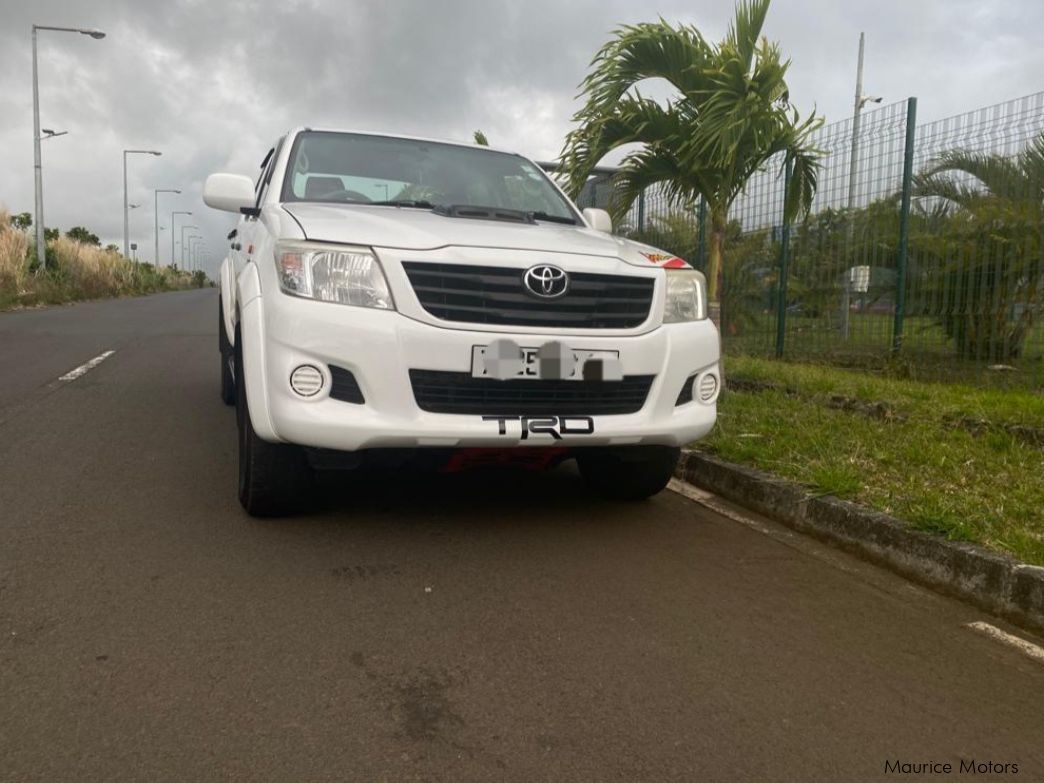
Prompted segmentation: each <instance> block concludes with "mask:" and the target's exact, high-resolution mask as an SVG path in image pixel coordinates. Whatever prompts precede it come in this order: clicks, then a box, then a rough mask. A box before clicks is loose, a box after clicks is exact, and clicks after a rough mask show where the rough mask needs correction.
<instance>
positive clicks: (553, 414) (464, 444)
mask: <svg viewBox="0 0 1044 783" xmlns="http://www.w3.org/2000/svg"><path fill="white" fill-rule="evenodd" d="M240 328H241V339H242V340H243V357H244V370H243V372H244V375H245V378H246V388H247V399H248V405H249V409H250V415H251V420H252V422H253V425H254V429H255V431H256V432H257V434H258V435H259V436H260V437H261V438H263V439H265V440H269V441H274V442H285V443H294V444H298V445H302V446H309V447H316V448H325V449H335V450H340V451H358V450H363V449H374V448H425V447H449V448H473V447H501V448H502V447H510V446H566V447H572V446H585V447H586V446H624V445H632V444H635V445H637V444H643V445H668V446H683V445H685V444H687V443H690V442H692V441H694V440H697V439H699V438H701V437H703V436H704V435H706V434H707V433H708V432H709V431H710V429H711V428H712V427H713V425H714V421H715V417H716V413H717V405H716V403H717V394H716V393H715V394H713V396H711V398H710V399H708V400H701V399H700V395H699V394H698V393H697V394H695V395H693V398H692V399H691V400H690V401H687V402H681V403H680V404H679V394H680V392H681V391H682V389H683V386H685V384H687V383H689V384H691V383H692V382H693V380H694V379H696V380H697V382H698V381H699V380H701V379H703V378H704V377H705V376H713V378H714V380H715V381H716V382H717V383H716V386H717V388H718V389H720V388H721V372H720V355H719V338H718V332H717V329H716V328H715V326H714V325H713V323H711V322H710V321H706V320H705V321H699V322H695V323H686V324H670V325H664V326H661V327H659V328H657V329H654V330H652V331H650V332H646V333H644V334H639V335H629V336H613V337H608V336H605V337H603V336H595V337H592V336H589V335H583V336H572V337H571V336H570V335H568V334H563V333H561V332H558V331H554V332H549V333H548V334H546V335H543V336H540V335H533V334H512V333H511V332H500V333H496V334H491V333H489V332H475V331H468V330H466V329H457V328H439V327H436V326H432V325H429V324H425V323H421V322H419V321H415V320H413V319H410V318H407V317H405V316H403V315H401V314H400V313H397V312H390V311H382V310H369V309H365V308H358V307H349V306H344V305H338V304H329V303H322V302H314V301H310V300H305V299H299V298H296V297H292V296H287V295H283V294H276V295H275V296H271V297H265V298H262V297H260V296H258V297H255V298H253V299H252V300H250V301H249V302H247V303H246V304H245V305H244V306H243V309H242V312H241V314H240ZM497 338H507V339H511V340H514V341H515V342H516V343H518V344H519V345H521V346H539V345H542V344H543V343H545V342H549V341H552V340H556V341H559V342H562V343H564V344H566V345H567V346H569V347H570V348H573V349H586V350H592V351H599V350H601V351H617V352H619V358H620V362H621V364H622V366H623V373H624V375H625V376H634V375H647V376H654V378H653V381H652V384H651V386H650V388H649V391H648V395H647V397H646V398H645V403H644V405H642V406H641V408H640V410H637V411H635V412H632V413H625V414H615V415H598V414H593V415H590V416H584V415H581V416H579V417H576V418H573V419H572V421H570V422H566V426H565V427H560V426H558V423H557V422H555V423H549V422H548V419H549V418H550V419H556V418H557V414H558V413H559V412H558V411H556V410H554V409H553V407H552V408H549V409H548V410H547V411H541V415H540V416H539V417H537V418H538V419H540V422H541V423H539V425H538V426H536V427H535V428H534V427H533V426H532V422H528V423H527V421H525V420H524V419H523V418H522V417H514V418H511V417H509V418H507V419H505V420H503V421H498V420H496V418H495V417H493V418H491V417H488V416H485V417H484V416H483V415H480V414H470V413H469V414H457V413H432V412H430V411H426V410H422V409H421V407H420V406H419V405H418V403H417V400H416V398H415V395H414V390H413V387H412V385H411V379H410V373H409V371H410V370H411V369H414V370H435V371H447V372H456V373H470V372H471V363H472V348H473V346H478V345H487V344H489V343H490V342H491V340H493V339H497ZM302 365H311V366H313V367H316V368H318V369H319V370H320V372H321V373H322V374H323V385H322V389H321V390H320V391H319V392H318V393H316V394H315V395H314V396H311V397H303V396H301V395H299V394H297V393H296V392H295V391H294V390H293V389H292V388H291V385H290V376H291V374H292V373H293V371H294V370H295V368H298V367H300V366H302ZM331 366H333V367H337V368H342V369H344V370H348V371H350V372H351V373H352V374H353V375H354V377H355V379H356V382H357V383H358V386H359V389H360V390H361V392H362V396H363V398H364V402H363V403H362V404H355V403H351V402H345V401H342V400H339V399H334V398H332V397H331V396H330V390H331V385H332V383H331V381H332V377H331V371H330V367H331ZM526 383H534V384H539V383H541V381H540V380H532V381H526ZM574 383H584V382H583V381H574ZM709 385H710V384H709V383H708V386H709ZM505 413H508V412H505ZM530 413H531V416H530V417H529V418H530V419H532V412H530ZM577 413H582V412H580V411H577ZM545 414H546V415H545ZM577 419H590V422H591V423H590V426H589V427H588V426H586V425H585V424H583V423H581V424H577ZM563 429H564V430H565V432H563V431H562V430H563ZM588 430H590V431H588Z"/></svg>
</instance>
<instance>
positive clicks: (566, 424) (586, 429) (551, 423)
mask: <svg viewBox="0 0 1044 783" xmlns="http://www.w3.org/2000/svg"><path fill="white" fill-rule="evenodd" d="M482 420H483V421H495V422H496V423H497V434H498V435H507V423H508V422H509V421H517V422H518V423H519V427H520V429H521V431H522V440H528V439H529V436H530V434H532V435H550V436H551V437H552V438H553V439H555V440H561V439H562V436H563V435H592V434H594V419H592V418H591V417H590V416H483V417H482Z"/></svg>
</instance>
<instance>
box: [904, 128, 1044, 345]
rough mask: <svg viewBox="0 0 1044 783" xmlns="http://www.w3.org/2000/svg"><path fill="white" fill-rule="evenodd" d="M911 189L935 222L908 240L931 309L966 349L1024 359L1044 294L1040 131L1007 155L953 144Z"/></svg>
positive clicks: (1042, 140)
mask: <svg viewBox="0 0 1044 783" xmlns="http://www.w3.org/2000/svg"><path fill="white" fill-rule="evenodd" d="M914 194H915V195H916V196H917V197H918V198H919V200H920V207H921V209H920V211H921V212H922V213H923V214H924V217H923V219H924V220H925V221H932V222H933V223H934V224H936V229H935V230H931V231H924V232H917V233H916V234H915V235H914V237H913V239H912V245H913V250H914V254H915V258H916V259H917V261H918V265H919V267H920V270H921V274H922V277H923V283H922V284H923V286H924V288H925V303H924V305H923V307H924V310H925V312H926V314H930V315H932V316H934V317H936V318H937V319H938V320H939V322H940V323H941V325H942V327H943V329H944V330H945V332H946V334H947V336H948V337H949V338H950V339H952V340H954V342H955V344H956V348H957V353H958V355H959V356H961V357H962V358H968V359H980V360H989V361H995V362H1003V361H1008V360H1011V359H1016V358H1018V357H1019V356H1020V355H1021V353H1022V346H1023V343H1024V341H1025V339H1026V336H1027V334H1028V333H1029V331H1030V329H1031V327H1032V325H1033V322H1034V320H1035V318H1036V316H1037V315H1038V314H1039V312H1040V310H1041V307H1042V303H1044V247H1042V235H1044V134H1042V135H1041V136H1038V137H1037V138H1036V139H1035V140H1034V141H1032V142H1031V143H1030V144H1029V146H1027V148H1026V149H1025V150H1023V151H1022V152H1021V153H1019V154H1018V155H1014V156H1010V157H1007V156H1003V155H997V154H982V153H973V152H967V151H962V150H953V151H950V152H947V153H945V154H943V155H941V156H939V157H938V158H936V159H935V160H934V161H932V163H930V164H929V165H928V167H927V168H926V169H925V170H923V171H921V172H920V173H919V174H918V175H917V177H916V179H915V181H914ZM940 225H941V226H942V230H939V229H940Z"/></svg>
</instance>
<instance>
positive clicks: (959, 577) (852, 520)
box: [675, 451, 1044, 631]
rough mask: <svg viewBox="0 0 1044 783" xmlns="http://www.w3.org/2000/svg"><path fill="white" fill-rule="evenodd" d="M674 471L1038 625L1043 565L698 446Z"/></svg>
mask: <svg viewBox="0 0 1044 783" xmlns="http://www.w3.org/2000/svg"><path fill="white" fill-rule="evenodd" d="M675 475H676V476H677V477H678V478H680V479H682V480H684V481H687V482H689V483H690V484H693V485H695V486H697V487H700V488H701V489H705V490H708V491H710V492H713V493H715V494H716V495H720V496H722V497H724V498H726V499H728V500H731V501H733V502H735V503H739V504H740V505H743V506H746V507H747V508H749V509H751V510H753V511H757V512H758V513H759V514H763V515H764V516H766V517H769V518H770V519H774V520H776V521H777V522H781V523H783V524H784V525H787V526H788V527H791V528H794V529H795V530H798V531H800V532H802V533H808V534H811V535H813V536H816V537H817V538H821V539H823V540H825V541H828V542H830V543H832V544H835V545H838V546H840V547H841V548H843V549H845V550H847V551H849V552H852V553H854V554H857V555H859V556H861V557H864V558H866V559H868V560H872V561H873V562H875V563H878V564H880V565H883V566H886V567H887V568H890V569H891V570H893V571H895V572H897V573H899V574H902V575H903V576H905V577H907V578H908V579H912V580H913V581H915V582H920V583H921V584H924V585H927V586H929V587H932V588H935V589H937V590H939V591H941V592H944V593H947V594H949V595H952V596H955V597H957V598H960V599H962V600H965V601H968V602H969V603H972V604H974V605H975V606H977V607H979V608H980V609H985V610H986V611H988V612H992V613H994V614H997V615H1000V616H1001V617H1004V618H1006V619H1008V620H1011V621H1012V622H1015V623H1018V624H1019V625H1023V626H1025V627H1027V628H1032V629H1034V630H1037V631H1041V630H1044V568H1040V567H1037V566H1030V565H1026V564H1025V563H1020V562H1019V561H1017V560H1014V559H1013V558H1010V557H1007V556H1006V555H1002V554H998V553H996V552H990V551H989V550H986V549H983V548H981V547H978V546H975V545H973V544H964V543H958V542H955V541H947V540H946V539H944V538H940V537H938V536H933V535H930V534H928V533H922V532H920V531H917V530H911V529H910V528H909V527H907V525H906V524H905V523H904V522H902V521H901V520H899V519H896V518H895V517H891V516H888V515H887V514H881V513H879V512H876V511H871V510H869V509H866V508H863V507H862V506H859V505H856V504H855V503H850V502H848V501H846V500H839V499H838V498H835V497H830V496H827V497H816V496H814V495H811V494H809V493H808V492H807V491H805V490H804V489H803V488H801V487H800V486H798V485H797V484H794V483H791V482H789V481H784V480H783V479H780V478H777V477H775V476H772V475H770V474H768V473H763V472H762V471H759V470H754V469H752V468H746V467H743V466H740V465H733V464H731V463H729V462H725V461H723V460H720V459H718V458H717V457H712V456H710V455H709V454H704V453H701V452H698V451H685V452H684V453H683V454H682V459H681V461H680V462H679V463H678V468H677V470H676V471H675Z"/></svg>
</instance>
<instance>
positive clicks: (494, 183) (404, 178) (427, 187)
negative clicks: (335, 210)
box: [283, 131, 576, 222]
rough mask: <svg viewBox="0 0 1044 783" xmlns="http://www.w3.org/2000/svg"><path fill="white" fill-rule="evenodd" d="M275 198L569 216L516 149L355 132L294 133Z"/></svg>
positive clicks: (544, 178)
mask: <svg viewBox="0 0 1044 783" xmlns="http://www.w3.org/2000/svg"><path fill="white" fill-rule="evenodd" d="M283 201H321V202H326V203H337V204H372V203H380V202H400V203H401V204H402V205H403V206H422V207H428V208H430V207H435V208H449V207H457V206H462V205H467V206H476V207H494V208H501V209H512V210H519V211H522V212H526V213H534V215H535V217H536V218H537V219H538V220H540V219H541V218H542V217H546V218H547V219H552V220H553V219H558V220H567V221H568V222H574V221H575V220H576V213H575V212H574V211H573V210H572V209H570V207H569V204H568V202H567V201H566V200H565V199H564V198H563V197H562V196H561V195H560V194H559V192H558V191H557V190H556V189H555V188H554V187H553V186H552V185H551V183H550V182H549V181H548V179H547V176H546V175H545V174H544V172H543V171H541V170H540V169H539V168H538V167H537V166H535V165H534V164H532V163H530V162H529V161H528V160H526V159H525V158H522V157H520V156H518V155H510V154H507V153H504V152H495V151H493V150H488V149H483V148H481V147H462V146H457V145H454V144H440V143H437V142H429V141H414V140H411V139H395V138H389V137H387V136H367V135H365V134H357V133H330V132H324V131H305V132H303V133H301V134H299V135H298V136H297V139H296V140H295V141H294V148H293V150H292V151H291V153H290V163H289V168H288V171H287V177H286V180H285V183H284V185H283Z"/></svg>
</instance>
